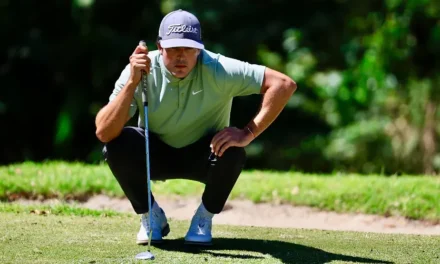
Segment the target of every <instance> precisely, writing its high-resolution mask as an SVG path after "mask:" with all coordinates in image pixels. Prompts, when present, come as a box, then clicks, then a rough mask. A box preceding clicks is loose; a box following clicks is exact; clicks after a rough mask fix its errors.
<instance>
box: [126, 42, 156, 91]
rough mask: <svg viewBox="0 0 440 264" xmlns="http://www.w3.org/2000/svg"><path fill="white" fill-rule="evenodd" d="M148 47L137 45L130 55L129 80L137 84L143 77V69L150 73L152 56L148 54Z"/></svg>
mask: <svg viewBox="0 0 440 264" xmlns="http://www.w3.org/2000/svg"><path fill="white" fill-rule="evenodd" d="M147 54H148V48H147V47H143V46H140V45H139V46H137V47H136V49H135V50H134V52H133V54H131V56H130V72H131V74H130V78H129V81H130V82H132V83H134V84H135V85H136V86H137V85H138V84H139V82H140V81H141V78H142V70H144V71H145V72H146V73H150V62H151V61H150V58H149V57H148V56H147Z"/></svg>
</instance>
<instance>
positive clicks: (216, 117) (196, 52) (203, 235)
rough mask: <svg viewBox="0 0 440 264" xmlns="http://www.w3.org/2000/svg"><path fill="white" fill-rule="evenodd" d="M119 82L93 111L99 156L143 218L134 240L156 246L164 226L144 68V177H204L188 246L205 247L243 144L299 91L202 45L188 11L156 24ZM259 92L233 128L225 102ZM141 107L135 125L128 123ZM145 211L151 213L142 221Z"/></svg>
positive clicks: (286, 79)
mask: <svg viewBox="0 0 440 264" xmlns="http://www.w3.org/2000/svg"><path fill="white" fill-rule="evenodd" d="M129 61H130V63H129V64H127V65H126V67H125V69H123V70H122V72H121V74H120V76H119V78H118V79H117V80H116V83H115V86H114V89H113V92H112V93H111V95H110V97H109V102H108V104H107V105H105V106H104V107H103V108H102V109H101V110H100V111H99V113H98V114H97V116H96V136H97V138H98V139H99V140H100V141H101V142H103V143H105V147H104V149H103V154H104V158H105V160H106V162H107V164H108V166H109V168H110V170H111V171H112V173H113V175H114V176H115V178H116V179H117V181H118V183H119V184H120V186H121V188H122V190H123V191H124V193H125V195H126V196H127V198H128V199H129V200H130V202H131V205H132V207H133V209H134V211H135V212H136V213H137V214H139V215H141V221H140V222H141V226H140V230H139V232H138V234H137V240H136V241H137V243H138V244H147V243H148V234H149V231H150V230H152V243H157V242H161V241H162V238H163V237H164V236H166V235H167V234H168V232H169V231H170V229H169V225H168V223H167V217H166V214H165V212H164V211H163V210H162V208H161V207H160V201H156V200H155V199H154V196H153V195H152V198H151V199H152V206H151V212H149V211H148V198H147V196H148V195H147V176H146V175H147V173H146V159H145V157H146V153H145V134H144V132H145V131H144V110H143V104H142V84H141V82H140V81H141V76H142V71H145V72H146V73H147V76H148V126H149V131H148V135H149V146H150V147H149V151H150V152H149V153H150V157H151V158H150V167H151V168H150V173H151V180H168V179H188V180H194V181H198V182H201V183H204V187H205V189H204V191H203V195H202V197H201V203H200V206H199V207H198V208H197V209H196V208H195V209H196V210H195V214H194V216H193V218H192V220H191V224H190V227H189V230H188V232H187V233H186V236H185V243H188V244H204V245H210V244H211V242H212V233H211V231H212V218H213V216H214V215H215V214H219V213H220V212H221V211H222V209H223V206H224V205H225V203H226V200H227V199H228V196H229V194H230V193H231V190H232V188H233V187H234V185H235V182H236V181H237V179H238V177H239V175H240V173H241V171H242V169H243V166H244V164H245V160H246V153H245V150H244V147H245V146H247V145H248V144H249V143H251V142H252V141H253V140H254V139H255V138H256V137H258V136H259V135H260V134H261V133H262V132H263V131H264V130H265V129H266V128H267V127H268V126H269V125H270V124H271V123H272V122H273V121H274V120H275V119H276V117H277V116H278V115H279V113H280V112H281V111H282V110H283V108H284V106H285V105H286V103H287V101H288V100H289V98H290V97H291V96H292V94H293V93H294V91H295V90H296V84H295V82H294V81H293V80H292V79H291V78H289V77H288V76H286V75H284V74H282V73H280V72H277V71H275V70H272V69H270V68H268V67H265V66H262V65H256V64H250V63H247V62H243V61H240V60H237V59H233V58H229V57H226V56H223V55H221V54H216V53H213V52H210V51H209V50H206V49H205V47H204V44H203V42H202V29H201V26H200V23H199V20H198V19H197V17H196V16H194V15H193V14H191V13H189V12H187V11H184V10H180V9H179V10H176V11H173V12H171V13H169V14H167V15H166V16H165V17H164V18H163V20H162V22H161V24H160V27H159V34H158V39H157V50H154V51H148V50H147V48H146V47H144V46H140V45H139V46H137V47H135V49H134V52H133V54H132V55H131V56H130V58H129ZM252 94H262V95H264V96H263V97H262V98H263V99H262V104H261V107H260V108H259V111H258V113H256V115H255V117H253V118H252V120H250V121H249V122H248V123H247V124H244V125H243V126H242V127H239V128H237V127H230V126H229V120H230V115H231V106H232V100H233V98H234V97H236V96H246V95H252ZM136 111H139V118H138V126H137V127H132V126H127V125H126V123H127V121H129V120H130V119H131V118H132V117H133V116H134V115H135V113H136ZM148 214H151V219H152V220H151V222H152V224H151V226H149V222H148V221H147V219H148Z"/></svg>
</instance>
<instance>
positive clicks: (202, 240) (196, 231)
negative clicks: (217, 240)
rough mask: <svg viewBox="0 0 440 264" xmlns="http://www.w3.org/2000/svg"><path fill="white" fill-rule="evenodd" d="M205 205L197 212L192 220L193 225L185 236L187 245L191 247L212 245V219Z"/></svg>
mask: <svg viewBox="0 0 440 264" xmlns="http://www.w3.org/2000/svg"><path fill="white" fill-rule="evenodd" d="M213 216H214V215H213V214H212V213H210V212H208V211H207V210H206V209H205V207H204V206H203V204H202V205H201V206H200V207H199V209H198V210H197V211H196V213H195V215H194V216H193V218H192V220H191V225H190V227H189V230H188V232H187V234H186V236H185V244H190V245H202V246H210V245H212V233H211V230H212V217H213Z"/></svg>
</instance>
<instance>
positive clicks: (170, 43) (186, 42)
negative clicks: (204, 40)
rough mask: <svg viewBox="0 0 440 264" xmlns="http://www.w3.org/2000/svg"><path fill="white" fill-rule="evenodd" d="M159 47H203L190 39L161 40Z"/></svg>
mask: <svg viewBox="0 0 440 264" xmlns="http://www.w3.org/2000/svg"><path fill="white" fill-rule="evenodd" d="M160 45H161V46H162V48H176V47H188V48H196V49H204V48H205V46H204V45H203V44H201V43H199V42H197V41H194V40H192V39H167V40H161V41H160Z"/></svg>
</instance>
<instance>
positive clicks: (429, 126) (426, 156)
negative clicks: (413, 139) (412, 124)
mask: <svg viewBox="0 0 440 264" xmlns="http://www.w3.org/2000/svg"><path fill="white" fill-rule="evenodd" d="M436 110H437V106H436V105H435V104H434V103H433V102H432V101H430V100H429V101H428V102H427V103H426V105H425V125H424V127H423V139H422V140H423V170H424V172H425V174H433V173H434V167H433V164H432V161H433V159H434V156H435V153H436V148H437V146H436V142H435V112H436Z"/></svg>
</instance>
